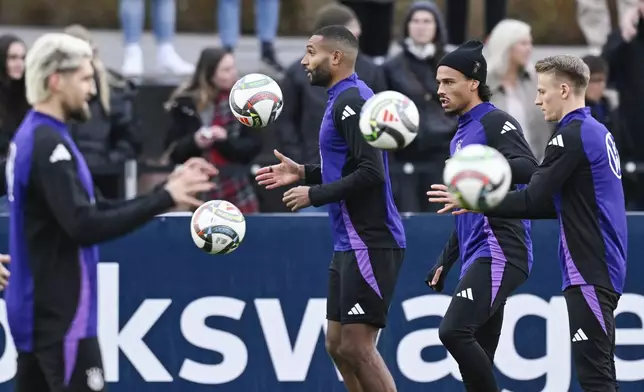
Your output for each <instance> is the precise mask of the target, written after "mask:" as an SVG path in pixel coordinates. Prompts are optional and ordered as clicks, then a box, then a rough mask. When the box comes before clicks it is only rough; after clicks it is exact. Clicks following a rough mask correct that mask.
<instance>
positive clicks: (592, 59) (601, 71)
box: [582, 55, 621, 147]
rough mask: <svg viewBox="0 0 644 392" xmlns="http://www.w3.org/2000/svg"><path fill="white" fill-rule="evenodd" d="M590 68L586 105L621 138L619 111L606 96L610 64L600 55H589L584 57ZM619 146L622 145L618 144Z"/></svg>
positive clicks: (595, 117) (594, 116) (597, 118)
mask: <svg viewBox="0 0 644 392" xmlns="http://www.w3.org/2000/svg"><path fill="white" fill-rule="evenodd" d="M582 60H583V61H584V63H586V65H587V66H588V69H589V70H590V81H589V83H588V89H586V106H588V107H589V108H590V114H591V115H592V116H593V118H594V119H595V120H597V121H599V122H600V123H602V124H603V125H604V126H605V127H606V129H608V131H609V132H610V133H611V134H613V137H615V138H616V139H618V140H619V136H620V132H619V125H618V119H617V113H615V110H614V109H613V106H612V104H611V102H610V100H609V99H608V97H607V96H606V94H605V92H606V80H607V79H608V74H609V70H608V64H606V61H605V60H604V59H603V58H602V57H600V56H593V55H588V56H584V57H583V58H582ZM618 147H621V145H620V146H618Z"/></svg>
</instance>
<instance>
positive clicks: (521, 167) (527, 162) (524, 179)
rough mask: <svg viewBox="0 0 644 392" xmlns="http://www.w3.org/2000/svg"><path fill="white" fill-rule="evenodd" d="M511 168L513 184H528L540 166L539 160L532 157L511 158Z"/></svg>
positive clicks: (509, 161)
mask: <svg viewBox="0 0 644 392" xmlns="http://www.w3.org/2000/svg"><path fill="white" fill-rule="evenodd" d="M508 163H509V164H510V169H511V170H512V183H513V184H527V183H529V182H530V178H531V177H532V175H533V174H534V173H535V172H536V171H537V168H538V167H539V166H538V165H537V161H536V160H534V159H533V158H531V157H516V158H513V159H509V160H508Z"/></svg>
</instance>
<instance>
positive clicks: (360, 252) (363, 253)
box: [340, 201, 382, 298]
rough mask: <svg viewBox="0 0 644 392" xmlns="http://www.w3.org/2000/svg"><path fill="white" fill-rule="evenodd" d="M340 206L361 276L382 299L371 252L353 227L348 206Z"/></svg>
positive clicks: (341, 204) (343, 204)
mask: <svg viewBox="0 0 644 392" xmlns="http://www.w3.org/2000/svg"><path fill="white" fill-rule="evenodd" d="M340 206H341V207H340V208H341V210H342V220H343V221H344V227H345V228H346V229H347V234H348V235H349V243H350V244H351V248H352V249H353V251H354V252H355V254H356V259H357V261H358V268H359V269H360V274H361V275H362V277H363V278H364V280H365V281H366V282H367V284H368V285H369V286H371V288H372V289H373V291H375V292H376V294H378V296H379V297H380V298H382V294H381V293H380V288H379V287H378V282H377V281H376V277H375V275H374V274H373V268H372V267H371V260H370V259H369V251H368V250H367V246H366V245H365V243H364V241H362V238H360V236H359V235H358V232H356V229H355V228H354V227H353V223H351V218H350V217H349V211H348V210H347V205H346V204H345V203H344V202H343V201H341V202H340Z"/></svg>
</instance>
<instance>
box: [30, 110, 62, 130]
mask: <svg viewBox="0 0 644 392" xmlns="http://www.w3.org/2000/svg"><path fill="white" fill-rule="evenodd" d="M30 114H31V115H32V116H33V117H38V118H40V119H42V120H45V121H47V122H48V123H50V124H51V125H52V126H54V127H56V128H59V129H67V125H66V124H65V123H64V122H62V121H60V120H59V119H57V118H55V117H52V116H50V115H48V114H45V113H41V112H38V111H36V110H33V109H32V110H30Z"/></svg>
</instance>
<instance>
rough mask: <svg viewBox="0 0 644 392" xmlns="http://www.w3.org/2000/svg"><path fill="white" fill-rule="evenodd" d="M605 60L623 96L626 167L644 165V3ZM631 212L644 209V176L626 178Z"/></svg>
mask: <svg viewBox="0 0 644 392" xmlns="http://www.w3.org/2000/svg"><path fill="white" fill-rule="evenodd" d="M602 57H604V58H605V59H606V61H607V62H608V69H609V70H613V72H610V73H609V75H608V76H609V79H608V84H609V85H614V86H615V88H616V89H617V92H618V94H619V109H618V114H619V123H620V133H621V135H620V137H619V138H618V140H617V143H618V145H619V146H620V155H621V156H620V158H621V161H622V163H626V162H629V161H634V162H638V163H642V162H644V148H643V147H644V105H643V104H642V91H644V72H642V70H644V0H639V3H638V7H636V8H634V9H632V10H631V11H630V12H629V14H628V15H626V16H625V18H624V20H623V21H622V23H621V26H620V28H619V29H617V30H616V31H614V32H613V33H612V34H611V35H610V36H609V38H608V41H607V42H606V45H605V46H604V50H603V54H602ZM624 180H625V181H624V182H625V186H627V187H628V188H627V192H626V193H627V195H626V198H627V201H628V207H629V209H637V210H642V209H644V175H643V174H637V175H636V176H634V182H633V183H632V184H626V182H627V181H629V182H630V181H631V180H630V179H629V178H626V177H625V178H624Z"/></svg>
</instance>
